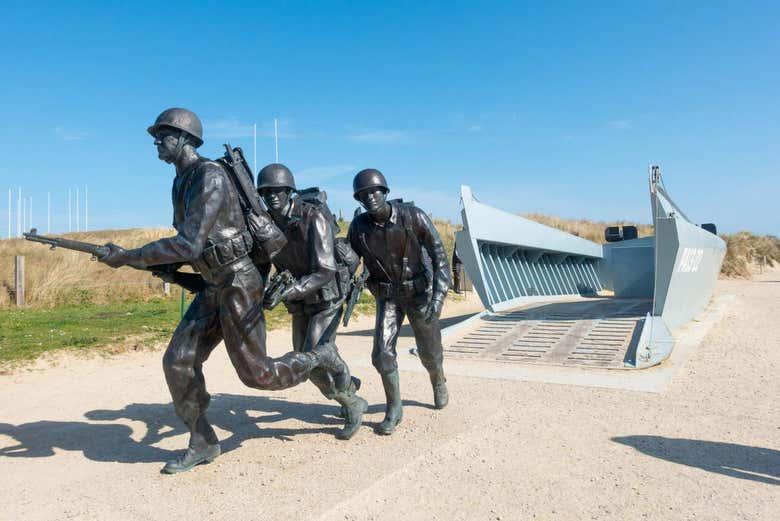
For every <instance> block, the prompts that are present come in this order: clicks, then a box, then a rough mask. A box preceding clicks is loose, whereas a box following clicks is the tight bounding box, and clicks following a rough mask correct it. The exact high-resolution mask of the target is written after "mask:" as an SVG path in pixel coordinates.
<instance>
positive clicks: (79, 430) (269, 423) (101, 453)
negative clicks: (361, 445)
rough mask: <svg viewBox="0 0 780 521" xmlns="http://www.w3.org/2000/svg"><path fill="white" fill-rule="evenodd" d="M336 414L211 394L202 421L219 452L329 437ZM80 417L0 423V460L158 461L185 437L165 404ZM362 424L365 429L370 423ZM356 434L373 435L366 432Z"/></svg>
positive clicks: (376, 408) (375, 408) (333, 409)
mask: <svg viewBox="0 0 780 521" xmlns="http://www.w3.org/2000/svg"><path fill="white" fill-rule="evenodd" d="M404 405H405V406H417V407H431V406H429V405H427V404H422V403H419V402H416V401H413V400H404ZM381 411H384V405H372V406H371V407H369V409H368V413H377V412H381ZM337 412H338V407H337V406H334V405H324V404H321V403H320V404H318V403H300V402H289V401H286V400H279V399H276V398H270V397H267V396H242V395H234V394H215V395H213V396H212V402H211V406H210V407H209V411H208V417H209V420H210V421H211V423H212V424H213V425H214V426H215V427H219V428H221V429H223V430H225V431H227V432H230V433H231V434H230V435H229V436H228V437H226V438H224V439H222V440H220V444H221V445H222V452H223V453H224V452H229V451H231V450H233V449H236V448H238V447H240V446H241V444H242V443H243V442H244V441H245V440H248V439H253V438H276V439H281V440H290V439H291V438H292V437H294V436H300V435H305V434H320V433H326V434H332V435H335V434H336V431H337V430H338V429H339V428H340V427H341V425H342V424H343V421H342V420H341V419H339V418H338V417H336V413H337ZM84 416H85V417H86V418H87V419H88V420H90V421H89V422H79V421H70V422H61V421H37V422H31V423H23V424H21V425H11V424H9V423H0V435H5V436H9V437H11V438H13V439H14V440H15V441H16V443H11V444H8V445H7V444H3V445H2V446H0V457H3V456H4V457H16V458H44V457H49V456H53V455H54V454H55V449H62V450H68V451H81V452H83V453H84V456H85V457H87V458H89V459H91V460H93V461H105V462H118V463H143V462H147V463H148V462H163V461H167V460H170V459H173V458H174V457H176V455H177V454H178V452H179V451H178V450H167V449H162V448H159V447H156V446H155V445H156V444H157V443H159V442H160V441H162V440H164V439H166V438H170V437H173V436H178V435H181V434H185V433H186V429H185V428H184V425H183V424H182V423H181V421H179V419H178V418H176V416H175V415H174V411H173V404H171V403H132V404H129V405H127V406H125V407H124V408H122V409H118V410H108V409H98V410H94V411H89V412H87V413H85V414H84ZM288 419H295V420H298V421H301V422H304V423H306V424H311V425H312V427H302V428H280V427H275V426H274V424H276V423H279V422H282V421H284V420H288ZM127 421H133V422H140V423H143V424H144V425H145V427H146V431H145V433H143V436H142V437H141V438H140V439H138V438H139V436H141V432H139V431H140V430H142V429H136V430H135V432H134V430H133V429H132V428H131V427H130V426H128V425H126V424H125V423H126V422H127ZM364 425H367V426H369V427H370V426H371V425H373V424H371V423H365V424H364ZM366 430H368V429H366ZM361 434H364V435H373V434H369V433H368V432H366V433H361ZM136 440H137V441H136ZM0 443H1V442H0ZM185 443H186V441H185ZM182 448H183V447H182Z"/></svg>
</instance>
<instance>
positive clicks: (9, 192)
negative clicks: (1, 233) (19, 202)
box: [8, 188, 11, 239]
mask: <svg viewBox="0 0 780 521" xmlns="http://www.w3.org/2000/svg"><path fill="white" fill-rule="evenodd" d="M8 238H9V239H10V238H11V189H10V188H9V189H8Z"/></svg>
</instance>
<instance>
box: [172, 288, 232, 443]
mask: <svg viewBox="0 0 780 521" xmlns="http://www.w3.org/2000/svg"><path fill="white" fill-rule="evenodd" d="M212 296H213V295H212ZM220 339H221V335H220V326H219V321H218V314H217V307H216V305H215V303H214V301H213V299H211V298H209V295H207V294H202V293H201V294H198V296H196V298H195V300H194V301H193V303H192V304H191V305H190V307H189V309H188V310H187V313H186V314H185V315H184V318H182V321H181V322H180V323H179V325H178V327H177V328H176V331H174V333H173V337H172V338H171V341H170V343H169V344H168V349H167V350H166V351H165V355H164V356H163V371H164V372H165V380H166V382H167V383H168V389H169V391H170V393H171V398H172V399H173V404H174V407H175V409H176V414H177V415H178V416H179V418H181V419H182V421H183V422H184V423H185V424H186V425H187V427H188V428H189V429H190V431H191V432H195V430H196V427H198V426H200V427H201V428H202V429H203V430H204V433H203V435H204V437H206V438H212V439H209V440H207V441H210V442H214V443H215V442H216V441H215V440H216V436H213V431H211V430H210V428H206V425H205V424H204V422H201V424H200V425H198V419H199V418H201V417H202V415H203V413H204V412H205V410H206V408H207V407H208V404H209V400H210V396H209V394H208V392H207V391H206V382H205V379H204V377H203V362H205V361H206V359H207V358H208V356H209V354H210V353H211V351H212V350H213V349H214V347H215V346H216V345H217V344H218V343H219V341H220Z"/></svg>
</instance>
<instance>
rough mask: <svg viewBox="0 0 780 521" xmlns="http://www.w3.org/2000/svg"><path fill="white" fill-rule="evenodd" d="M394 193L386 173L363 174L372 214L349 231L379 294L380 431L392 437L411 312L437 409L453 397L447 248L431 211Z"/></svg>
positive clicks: (360, 182)
mask: <svg viewBox="0 0 780 521" xmlns="http://www.w3.org/2000/svg"><path fill="white" fill-rule="evenodd" d="M389 191H390V189H389V188H388V186H387V181H386V180H385V177H384V175H382V173H381V172H380V171H379V170H375V169H366V170H362V171H360V172H358V174H357V175H356V176H355V179H354V181H353V192H354V197H355V199H357V200H358V201H359V202H360V203H361V205H362V206H363V207H364V208H365V209H366V213H362V214H360V215H357V216H356V217H355V218H354V219H353V221H352V223H351V225H350V227H349V234H348V238H349V241H350V244H351V245H352V248H353V249H354V250H355V252H357V254H358V255H359V256H360V257H362V258H363V261H364V263H365V266H366V267H367V268H368V272H369V275H368V280H367V282H366V285H367V286H368V288H369V289H370V290H371V293H372V294H373V295H374V297H375V298H376V327H375V330H374V347H373V351H372V353H371V361H372V363H373V365H374V367H375V368H376V369H377V371H378V372H379V374H380V375H381V377H382V385H383V386H384V389H385V396H386V398H387V410H386V414H385V418H384V420H383V421H382V422H381V423H380V424H379V425H378V426H377V428H376V431H377V432H378V433H379V434H391V433H392V432H393V430H394V429H395V427H396V425H398V423H400V421H401V418H402V417H403V409H402V407H401V390H400V382H399V378H398V364H397V362H396V342H397V340H398V330H399V329H400V327H401V324H402V323H403V321H404V317H409V323H410V324H411V326H412V330H413V331H414V337H415V340H416V341H417V347H418V353H419V356H420V361H421V362H422V364H423V366H424V367H425V368H426V369H427V370H428V374H429V376H430V381H431V385H432V386H433V401H434V406H435V407H436V408H437V409H441V408H443V407H445V406H446V405H447V402H448V400H449V397H448V393H447V386H446V383H445V382H446V379H445V377H444V370H443V368H442V359H443V356H442V344H441V330H440V327H439V314H440V313H441V309H442V303H443V301H444V298H445V297H446V295H447V290H448V288H449V285H450V270H449V264H448V263H447V253H446V251H445V250H444V245H443V244H442V242H441V239H440V238H439V234H438V232H437V231H436V228H435V227H434V226H433V223H432V222H431V220H430V219H429V218H428V216H427V215H426V214H425V212H423V211H422V210H420V209H419V208H417V207H416V206H414V205H413V204H410V203H404V202H403V201H401V200H392V201H388V200H387V193H388V192H389ZM425 253H427V255H428V257H429V258H430V267H429V266H428V265H427V262H426V259H425Z"/></svg>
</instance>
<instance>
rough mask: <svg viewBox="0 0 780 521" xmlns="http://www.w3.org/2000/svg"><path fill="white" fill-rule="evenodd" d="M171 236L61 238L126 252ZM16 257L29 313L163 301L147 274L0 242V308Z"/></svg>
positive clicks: (140, 232)
mask: <svg viewBox="0 0 780 521" xmlns="http://www.w3.org/2000/svg"><path fill="white" fill-rule="evenodd" d="M173 233H174V232H173V230H172V229H153V228H150V229H134V230H103V231H98V232H82V233H69V234H66V235H64V236H63V237H67V238H69V239H74V240H78V241H84V242H92V243H97V244H105V243H106V242H109V241H113V242H116V243H117V244H121V245H122V246H125V247H137V246H141V245H143V244H145V243H147V242H149V241H153V240H155V239H159V238H161V237H167V236H170V235H172V234H173ZM15 255H24V258H25V282H26V291H25V299H26V301H27V303H28V304H29V305H30V306H33V307H49V308H50V307H55V306H58V305H65V304H104V303H108V302H117V301H129V300H148V299H149V298H153V297H160V296H162V295H163V289H162V288H163V284H162V281H161V280H160V279H157V278H154V277H153V276H152V274H151V273H149V272H146V271H139V270H134V269H131V268H122V269H118V270H114V269H111V268H109V267H108V266H105V265H104V264H101V263H99V262H93V261H91V260H90V258H89V255H88V254H86V253H80V252H77V251H69V250H62V249H56V250H54V251H52V250H50V249H49V248H48V246H46V245H44V244H40V243H34V242H29V241H26V240H24V239H10V240H3V241H0V284H2V286H3V291H0V308H4V307H8V306H9V304H10V290H11V289H12V288H13V280H14V262H13V259H14V256H15Z"/></svg>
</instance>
